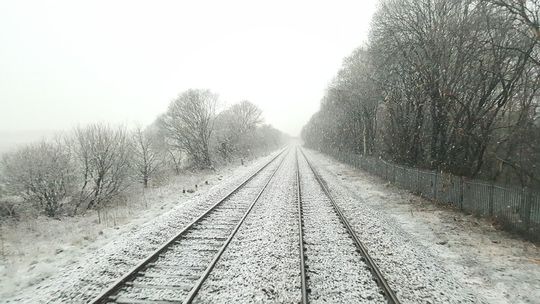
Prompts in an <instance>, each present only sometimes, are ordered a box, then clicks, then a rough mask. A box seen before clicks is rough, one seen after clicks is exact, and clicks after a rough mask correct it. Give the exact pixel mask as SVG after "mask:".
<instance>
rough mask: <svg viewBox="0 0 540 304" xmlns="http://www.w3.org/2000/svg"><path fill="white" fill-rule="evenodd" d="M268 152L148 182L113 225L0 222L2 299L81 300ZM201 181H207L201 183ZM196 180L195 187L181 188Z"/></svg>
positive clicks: (243, 175) (211, 200) (76, 221)
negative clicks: (159, 183)
mask: <svg viewBox="0 0 540 304" xmlns="http://www.w3.org/2000/svg"><path fill="white" fill-rule="evenodd" d="M273 155H274V154H272V156H273ZM270 157H271V156H266V157H263V158H260V159H257V160H255V161H253V162H252V163H250V164H248V165H246V166H242V167H238V168H232V167H228V168H223V169H222V170H220V171H218V172H215V173H210V172H207V174H201V175H192V176H190V177H188V176H186V177H185V178H183V179H179V180H178V181H177V182H175V183H171V184H170V185H167V186H164V187H161V188H157V189H151V190H149V191H147V192H146V193H145V195H144V197H143V196H142V195H141V197H140V201H139V206H140V207H139V208H138V210H137V208H135V209H132V210H131V209H130V210H124V211H123V212H125V213H131V214H129V216H125V217H118V221H117V222H116V226H114V227H105V226H103V225H98V224H97V222H96V217H84V218H67V219H64V220H62V221H56V220H50V219H44V218H40V219H38V220H37V221H36V222H33V223H27V224H24V225H22V226H18V227H16V228H17V229H9V227H4V228H3V231H2V232H3V235H4V241H5V249H6V252H7V253H8V255H7V256H6V258H5V259H4V260H2V262H1V264H0V302H2V303H51V302H55V303H65V302H69V303H84V302H86V301H87V300H88V299H89V298H90V297H92V296H94V295H96V293H97V292H99V290H101V289H102V288H103V287H105V286H107V285H108V284H110V283H111V282H112V280H114V278H116V277H118V276H119V275H121V274H123V273H124V272H125V271H127V270H129V269H130V268H131V267H133V266H134V264H135V263H136V262H137V261H138V260H140V259H141V258H144V257H146V256H147V255H148V254H149V253H150V252H151V251H152V250H154V249H155V248H156V247H157V246H158V245H160V244H161V243H162V242H164V241H165V240H167V239H168V238H169V237H170V236H171V235H172V234H173V233H174V232H175V231H177V230H178V229H179V228H180V227H182V226H183V225H185V224H187V223H188V222H189V221H190V220H192V219H193V218H194V217H195V216H196V215H198V214H200V213H202V212H203V211H204V210H206V208H208V207H209V205H210V204H213V203H215V202H216V201H217V200H218V199H219V198H221V197H222V196H223V195H225V194H226V193H227V192H228V191H230V190H231V189H233V188H234V187H235V186H236V185H238V184H239V183H240V182H241V181H243V180H244V179H245V178H247V177H248V176H249V175H250V174H252V173H253V172H254V171H255V170H256V169H257V168H259V167H260V166H261V165H262V164H264V163H265V162H267V161H268V160H269V159H270ZM205 181H208V183H209V186H203V187H201V186H200V185H201V184H202V185H204V184H205V183H204V182H205ZM195 184H198V185H199V187H198V190H197V191H196V192H195V193H193V194H189V193H186V194H182V189H186V188H187V189H191V188H194V185H195Z"/></svg>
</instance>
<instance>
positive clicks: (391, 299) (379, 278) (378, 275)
mask: <svg viewBox="0 0 540 304" xmlns="http://www.w3.org/2000/svg"><path fill="white" fill-rule="evenodd" d="M300 152H301V153H302V155H303V156H304V159H305V160H306V163H307V164H308V167H309V168H310V169H311V171H312V172H313V175H314V176H315V179H316V180H317V182H318V183H319V185H320V186H321V188H322V190H323V192H324V193H325V194H326V196H327V197H328V199H329V200H330V202H331V203H332V206H333V208H334V211H335V212H336V213H337V215H338V217H339V219H340V221H341V223H342V224H343V226H345V228H346V230H347V232H348V233H349V235H350V236H351V238H352V239H353V242H354V244H355V246H356V248H357V249H358V251H359V253H360V254H361V255H362V257H363V258H364V262H365V263H366V264H367V265H368V268H369V270H370V271H371V273H372V275H373V277H374V280H375V282H376V283H377V285H379V287H380V288H381V291H382V293H383V295H384V297H385V298H386V300H387V302H388V303H391V304H399V303H401V302H400V301H399V299H398V298H397V296H396V294H395V293H394V291H393V290H392V288H390V285H389V284H388V282H387V281H386V279H385V278H384V276H383V274H382V272H381V271H380V269H379V267H378V266H377V264H376V263H375V261H374V260H373V258H371V256H370V255H369V253H368V250H367V247H366V246H364V244H363V243H362V242H361V241H360V238H359V237H358V235H357V234H356V232H354V229H353V227H352V226H351V224H350V223H349V221H348V220H347V218H346V217H345V215H344V214H343V212H342V211H341V209H340V208H339V206H338V204H337V203H336V201H335V199H334V197H333V196H332V195H331V194H330V190H329V189H328V187H327V186H326V183H325V182H324V181H323V179H322V178H321V176H320V175H319V173H318V172H317V171H316V170H315V168H314V167H313V165H312V164H311V162H310V161H309V160H308V158H307V157H306V154H305V153H304V151H303V150H302V149H301V148H300Z"/></svg>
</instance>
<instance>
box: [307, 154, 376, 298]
mask: <svg viewBox="0 0 540 304" xmlns="http://www.w3.org/2000/svg"><path fill="white" fill-rule="evenodd" d="M299 166H300V184H301V186H302V187H301V189H302V191H301V194H302V202H303V218H304V242H305V244H306V246H305V248H306V251H305V255H306V257H307V259H306V266H307V267H308V268H307V272H306V276H307V277H308V280H307V286H308V288H309V289H311V292H309V293H308V300H309V301H310V303H326V302H328V301H329V302H331V303H385V302H386V301H385V299H384V297H383V296H382V295H381V294H380V289H379V287H378V286H377V284H376V283H375V281H374V280H373V276H372V275H371V273H370V271H369V270H368V269H367V268H366V266H367V265H366V264H365V263H364V262H363V261H362V257H361V255H360V254H359V253H358V252H357V251H356V247H355V245H354V243H353V241H352V239H351V238H350V236H349V234H348V232H347V230H346V229H345V228H344V227H343V224H341V222H340V220H339V217H338V215H337V214H336V212H335V211H334V208H333V207H332V204H331V202H330V200H329V199H328V198H327V197H326V195H325V193H324V192H323V190H322V188H321V186H320V185H319V184H318V182H317V180H316V179H315V176H314V175H313V172H312V171H311V169H310V168H309V167H308V165H307V163H306V162H305V159H304V158H303V157H300V164H299Z"/></svg>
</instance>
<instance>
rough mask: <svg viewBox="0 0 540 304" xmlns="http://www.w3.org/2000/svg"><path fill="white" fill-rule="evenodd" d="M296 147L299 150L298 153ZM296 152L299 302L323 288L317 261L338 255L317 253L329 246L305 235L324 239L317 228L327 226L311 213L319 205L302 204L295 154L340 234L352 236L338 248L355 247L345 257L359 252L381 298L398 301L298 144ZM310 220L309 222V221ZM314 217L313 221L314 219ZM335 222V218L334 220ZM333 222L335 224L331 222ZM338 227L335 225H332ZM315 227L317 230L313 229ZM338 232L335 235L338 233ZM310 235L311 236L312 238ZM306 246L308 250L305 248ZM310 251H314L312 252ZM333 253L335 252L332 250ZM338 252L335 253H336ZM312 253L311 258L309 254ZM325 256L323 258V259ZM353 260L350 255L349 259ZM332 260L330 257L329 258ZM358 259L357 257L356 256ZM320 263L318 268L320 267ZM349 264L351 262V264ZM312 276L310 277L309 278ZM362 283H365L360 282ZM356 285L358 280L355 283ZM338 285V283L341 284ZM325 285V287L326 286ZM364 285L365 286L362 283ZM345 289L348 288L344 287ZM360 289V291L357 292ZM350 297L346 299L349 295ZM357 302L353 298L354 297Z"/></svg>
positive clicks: (300, 181)
mask: <svg viewBox="0 0 540 304" xmlns="http://www.w3.org/2000/svg"><path fill="white" fill-rule="evenodd" d="M298 150H300V152H301V153H298ZM295 153H296V173H297V174H296V184H297V204H298V222H299V242H300V274H301V288H302V291H301V292H302V303H309V302H310V300H311V298H312V297H315V298H317V297H320V296H322V295H321V294H319V295H314V293H316V291H317V289H318V288H324V286H321V285H323V284H325V283H326V282H325V281H326V280H327V277H325V278H323V280H318V278H317V276H318V275H319V276H320V272H324V269H323V268H324V267H322V266H323V265H320V264H321V262H323V263H322V264H324V262H328V261H329V259H333V258H336V259H338V256H337V255H336V256H333V257H332V256H330V257H328V256H326V257H325V256H322V257H321V256H317V252H321V251H322V252H332V246H329V245H330V244H317V243H316V242H313V241H311V240H310V239H309V237H310V235H316V234H317V233H318V234H319V236H320V235H322V237H323V239H324V235H325V234H326V232H325V231H320V230H323V229H329V228H328V227H325V228H323V227H321V226H322V224H321V223H320V222H317V221H316V215H315V213H320V212H322V211H321V207H320V206H321V205H316V204H314V203H312V205H313V206H311V207H310V206H309V205H306V202H304V199H303V195H302V194H303V191H304V190H303V189H302V186H301V185H302V178H307V177H306V176H302V174H301V173H300V171H301V170H300V164H299V162H300V161H299V155H298V154H301V155H302V158H303V159H304V161H305V164H306V165H307V167H308V168H309V171H310V172H311V174H312V175H313V178H314V179H315V180H316V181H317V184H318V185H319V186H320V189H321V190H322V192H323V193H324V195H325V196H326V201H327V202H330V204H331V209H332V210H333V211H334V214H335V216H336V217H337V219H338V220H339V223H341V229H343V230H344V231H343V232H342V233H341V234H346V235H348V237H349V238H350V239H351V240H352V243H353V244H347V242H343V243H339V247H340V250H345V248H347V247H349V248H350V250H354V251H355V255H351V254H350V253H349V257H348V261H349V262H350V260H351V257H354V258H356V257H357V256H356V254H359V260H361V262H363V263H365V267H366V268H367V269H368V270H369V272H371V276H372V279H373V280H374V281H375V283H376V285H378V288H379V293H380V294H382V295H383V296H384V299H385V300H386V302H387V303H391V304H398V303H400V302H399V299H398V298H397V297H396V295H395V293H394V291H393V290H392V289H391V288H390V286H389V285H388V283H387V281H386V279H385V278H384V276H383V275H382V273H381V271H380V270H379V268H378V266H377V264H376V263H375V262H374V260H373V259H372V258H371V256H370V255H369V252H368V250H367V248H366V246H364V244H363V243H362V242H361V241H360V239H359V237H358V236H357V234H356V233H355V232H354V229H353V228H352V226H351V225H350V224H349V222H348V220H347V218H346V217H345V215H344V214H343V212H342V211H341V209H340V208H339V206H338V205H337V203H336V201H335V200H334V198H333V197H332V195H331V193H330V191H329V190H328V187H327V186H326V184H325V183H324V181H323V180H322V178H321V177H320V175H319V174H318V172H317V171H316V170H315V168H314V167H313V165H312V164H311V162H310V161H309V160H308V158H307V157H306V155H305V154H304V152H303V151H302V149H301V148H298V149H297V151H296V152H295ZM308 201H309V200H308ZM310 221H311V225H310ZM314 221H315V222H314ZM328 223H329V226H331V224H332V222H331V221H330V222H328ZM336 223H337V221H336ZM334 226H336V225H334ZM336 229H339V228H336ZM317 230H318V231H317ZM339 234H340V233H339V232H338V236H339ZM312 239H313V238H312ZM329 241H331V242H332V241H335V242H340V241H339V237H335V238H334V237H332V238H330V239H329ZM308 249H309V250H308ZM312 252H314V253H313V254H312ZM334 253H335V252H334ZM339 254H340V253H338V255H339ZM313 257H314V258H313ZM325 258H326V259H325ZM353 260H354V259H353ZM332 261H333V260H332ZM356 261H358V259H356ZM321 267H322V268H321ZM351 267H353V265H351ZM332 272H339V269H335V270H332ZM312 278H313V279H312ZM363 284H364V285H366V284H365V283H363ZM356 285H358V284H356ZM341 287H342V286H341ZM351 287H353V288H354V287H358V286H354V284H351ZM326 288H328V287H326ZM363 288H365V286H364V287H363ZM346 291H349V290H346ZM359 293H362V292H359ZM323 296H324V297H326V300H328V297H329V296H331V294H330V295H329V294H326V295H323ZM366 299H367V300H375V297H374V296H372V295H368V296H366V298H362V300H366ZM349 300H350V299H349ZM356 302H357V301H356Z"/></svg>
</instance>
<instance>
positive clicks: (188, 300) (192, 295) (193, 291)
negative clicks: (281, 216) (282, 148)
mask: <svg viewBox="0 0 540 304" xmlns="http://www.w3.org/2000/svg"><path fill="white" fill-rule="evenodd" d="M286 157H287V156H285V157H284V158H283V159H282V160H281V162H280V163H279V166H278V167H277V169H276V170H274V172H272V175H270V178H268V180H267V181H266V183H265V184H264V186H263V187H262V188H261V191H259V193H258V194H257V197H255V199H254V200H253V202H252V203H251V205H250V206H249V208H248V209H247V210H246V212H245V213H244V216H242V218H241V219H240V221H239V222H238V224H237V225H236V227H235V228H234V230H233V231H232V233H231V234H230V235H229V237H228V238H227V241H225V243H224V244H223V246H222V247H221V248H220V249H219V252H218V253H216V255H215V256H214V259H213V260H212V262H210V264H209V265H208V266H207V267H206V270H205V271H204V273H203V275H202V276H201V277H200V279H199V280H198V281H197V283H196V284H195V286H194V287H193V288H192V289H191V291H190V292H189V294H188V296H187V297H186V299H185V300H184V302H183V303H184V304H190V303H192V302H193V299H195V297H196V296H197V294H198V293H199V290H200V289H201V287H202V285H203V284H204V282H205V281H206V279H207V278H208V276H209V275H210V272H212V270H213V269H214V267H215V266H216V264H217V262H218V261H219V259H220V258H221V255H223V253H224V252H225V250H226V249H227V247H228V246H229V244H230V243H231V241H232V239H233V238H234V236H235V235H236V233H237V232H238V230H239V229H240V226H242V224H243V223H244V221H245V220H246V218H247V216H248V215H249V213H250V212H251V210H252V209H253V207H254V206H255V204H256V203H257V202H258V201H259V199H260V198H261V196H262V194H263V193H264V191H265V190H266V188H268V185H269V184H270V182H271V181H272V180H273V178H274V175H276V173H277V172H278V171H279V169H280V168H281V165H283V162H284V160H285V158H286Z"/></svg>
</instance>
